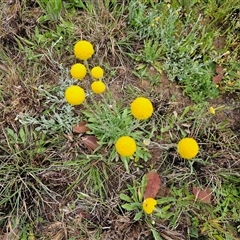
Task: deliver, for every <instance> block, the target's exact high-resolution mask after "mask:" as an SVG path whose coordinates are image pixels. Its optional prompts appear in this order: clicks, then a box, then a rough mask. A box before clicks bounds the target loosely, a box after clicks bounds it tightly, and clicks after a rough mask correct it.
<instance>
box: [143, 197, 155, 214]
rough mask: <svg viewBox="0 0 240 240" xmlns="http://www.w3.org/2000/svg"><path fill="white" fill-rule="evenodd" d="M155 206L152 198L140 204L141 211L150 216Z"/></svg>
mask: <svg viewBox="0 0 240 240" xmlns="http://www.w3.org/2000/svg"><path fill="white" fill-rule="evenodd" d="M156 205H157V201H156V200H155V199H154V198H146V199H145V200H144V201H143V203H142V209H143V211H144V212H145V213H147V214H151V213H152V212H153V211H154V209H155V206H156Z"/></svg>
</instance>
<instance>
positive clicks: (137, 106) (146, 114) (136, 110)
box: [131, 97, 153, 120]
mask: <svg viewBox="0 0 240 240" xmlns="http://www.w3.org/2000/svg"><path fill="white" fill-rule="evenodd" d="M131 112H132V115H133V116H134V117H135V118H137V119H139V120H144V119H148V118H150V117H151V116H152V114H153V105H152V103H151V101H150V100H149V99H147V98H145V97H138V98H136V99H135V100H134V101H133V102H132V103H131Z"/></svg>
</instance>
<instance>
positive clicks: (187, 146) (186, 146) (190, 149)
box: [177, 137, 199, 160]
mask: <svg viewBox="0 0 240 240" xmlns="http://www.w3.org/2000/svg"><path fill="white" fill-rule="evenodd" d="M177 151H178V153H179V155H180V156H181V157H182V158H186V159H188V160H189V159H191V158H194V157H196V155H197V154H198V151H199V146H198V143H197V141H196V140H195V139H193V138H190V137H186V138H183V139H181V140H180V141H179V143H178V145H177Z"/></svg>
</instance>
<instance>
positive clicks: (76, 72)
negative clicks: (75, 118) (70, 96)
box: [70, 63, 87, 80]
mask: <svg viewBox="0 0 240 240" xmlns="http://www.w3.org/2000/svg"><path fill="white" fill-rule="evenodd" d="M70 74H71V76H72V77H73V78H76V79H78V80H81V79H83V78H84V77H85V76H86V74H87V69H86V67H85V66H84V65H83V64H81V63H76V64H74V65H72V67H71V69H70Z"/></svg>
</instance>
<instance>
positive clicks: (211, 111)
mask: <svg viewBox="0 0 240 240" xmlns="http://www.w3.org/2000/svg"><path fill="white" fill-rule="evenodd" d="M209 112H210V113H211V114H213V115H214V114H215V109H214V108H213V107H210V108H209Z"/></svg>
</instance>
